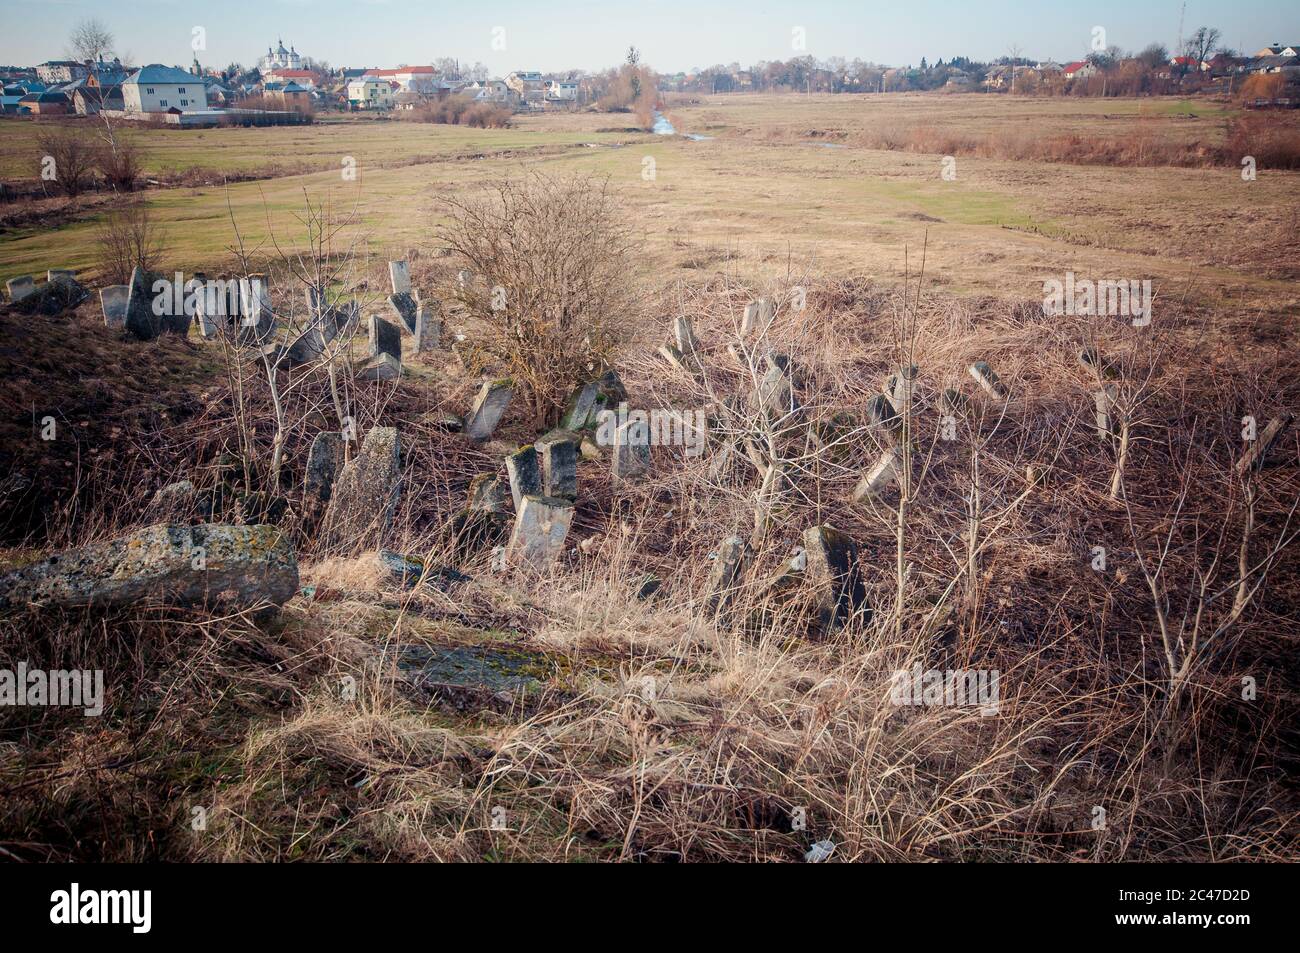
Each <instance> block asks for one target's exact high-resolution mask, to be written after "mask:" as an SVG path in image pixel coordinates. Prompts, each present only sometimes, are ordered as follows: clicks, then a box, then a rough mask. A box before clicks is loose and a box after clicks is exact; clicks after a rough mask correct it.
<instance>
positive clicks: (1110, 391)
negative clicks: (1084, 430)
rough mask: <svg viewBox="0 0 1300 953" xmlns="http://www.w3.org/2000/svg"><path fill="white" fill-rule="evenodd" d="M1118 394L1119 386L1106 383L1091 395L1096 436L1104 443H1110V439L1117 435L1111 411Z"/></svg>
mask: <svg viewBox="0 0 1300 953" xmlns="http://www.w3.org/2000/svg"><path fill="white" fill-rule="evenodd" d="M1118 396H1119V388H1118V387H1116V385H1114V384H1106V385H1105V386H1104V387H1102V388H1101V389H1100V390H1098V391H1096V392H1095V393H1094V394H1093V395H1092V402H1093V405H1094V407H1095V408H1096V420H1097V436H1098V437H1100V438H1101V439H1102V440H1103V441H1105V442H1106V443H1110V441H1111V439H1112V438H1114V437H1115V436H1117V430H1116V427H1115V421H1114V420H1113V419H1112V417H1111V411H1112V410H1114V408H1115V399H1116V397H1118Z"/></svg>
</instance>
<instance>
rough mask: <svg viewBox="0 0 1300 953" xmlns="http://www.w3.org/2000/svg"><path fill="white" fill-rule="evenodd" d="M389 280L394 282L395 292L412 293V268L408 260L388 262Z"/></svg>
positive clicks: (398, 293) (399, 293)
mask: <svg viewBox="0 0 1300 953" xmlns="http://www.w3.org/2000/svg"><path fill="white" fill-rule="evenodd" d="M388 280H389V281H390V282H392V285H393V294H395V295H402V294H410V293H411V269H410V268H409V267H408V266H407V264H406V262H404V261H390V262H389V263H388Z"/></svg>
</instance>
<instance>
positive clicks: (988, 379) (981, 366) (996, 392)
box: [968, 361, 1007, 400]
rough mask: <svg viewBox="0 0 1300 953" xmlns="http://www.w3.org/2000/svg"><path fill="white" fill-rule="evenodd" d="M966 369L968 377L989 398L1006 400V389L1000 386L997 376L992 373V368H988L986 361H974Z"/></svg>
mask: <svg viewBox="0 0 1300 953" xmlns="http://www.w3.org/2000/svg"><path fill="white" fill-rule="evenodd" d="M968 369H969V371H970V376H971V377H973V378H975V380H976V382H977V383H978V384H979V385H980V387H982V388H984V390H985V392H987V393H988V395H989V396H990V397H994V398H996V399H998V400H1003V399H1005V398H1006V396H1007V391H1006V388H1005V387H1003V386H1002V383H1001V381H999V380H998V375H997V374H994V373H993V368H991V367H989V365H988V362H987V361H976V362H975V363H974V364H972V365H971V366H970V367H969V368H968Z"/></svg>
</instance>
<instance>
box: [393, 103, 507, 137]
mask: <svg viewBox="0 0 1300 953" xmlns="http://www.w3.org/2000/svg"><path fill="white" fill-rule="evenodd" d="M513 115H514V113H513V112H512V111H511V110H510V107H508V106H503V105H501V104H500V103H478V102H475V101H474V100H472V99H470V98H469V97H468V96H448V97H447V98H446V99H439V100H436V101H434V102H431V103H425V104H424V105H423V106H421V107H419V108H418V109H414V110H412V111H410V112H408V113H406V114H405V115H404V118H407V117H409V119H410V120H411V121H413V122H432V123H439V124H442V125H448V126H472V127H474V128H475V129H505V128H507V127H508V126H509V125H510V117H511V116H513Z"/></svg>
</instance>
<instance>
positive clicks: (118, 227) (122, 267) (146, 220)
mask: <svg viewBox="0 0 1300 953" xmlns="http://www.w3.org/2000/svg"><path fill="white" fill-rule="evenodd" d="M95 244H96V247H97V255H98V261H99V268H100V272H101V274H102V276H103V278H104V280H105V281H106V282H108V283H110V284H118V285H124V284H126V283H127V282H128V281H130V280H131V271H132V270H133V269H135V268H143V269H145V270H146V271H156V270H157V268H158V265H159V263H160V261H161V260H162V237H161V235H159V233H158V228H157V225H156V224H155V223H154V221H153V218H152V217H151V216H150V214H149V206H148V205H146V204H145V203H144V201H143V200H139V199H137V200H134V201H131V202H128V203H127V204H125V205H122V206H119V207H118V208H115V209H113V210H112V211H111V212H109V213H108V216H107V217H106V218H105V219H104V222H103V223H102V224H101V225H100V226H99V228H98V229H97V230H96V233H95Z"/></svg>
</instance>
